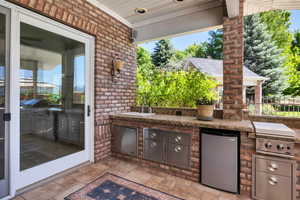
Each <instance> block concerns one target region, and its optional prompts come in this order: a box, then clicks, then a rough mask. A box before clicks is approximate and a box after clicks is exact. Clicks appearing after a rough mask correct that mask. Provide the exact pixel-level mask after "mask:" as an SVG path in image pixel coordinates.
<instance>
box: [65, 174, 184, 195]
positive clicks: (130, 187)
mask: <svg viewBox="0 0 300 200" xmlns="http://www.w3.org/2000/svg"><path fill="white" fill-rule="evenodd" d="M65 200H183V199H181V198H178V197H175V196H172V195H169V194H166V193H164V192H161V191H158V190H155V189H152V188H149V187H146V186H144V185H141V184H139V183H136V182H133V181H130V180H127V179H125V178H122V177H120V176H117V175H114V174H111V173H106V174H104V175H103V176H101V177H100V178H98V179H96V180H95V181H93V182H91V183H89V184H88V185H86V186H84V187H83V188H81V189H80V190H78V191H76V192H74V193H72V194H70V195H69V196H68V197H66V198H65Z"/></svg>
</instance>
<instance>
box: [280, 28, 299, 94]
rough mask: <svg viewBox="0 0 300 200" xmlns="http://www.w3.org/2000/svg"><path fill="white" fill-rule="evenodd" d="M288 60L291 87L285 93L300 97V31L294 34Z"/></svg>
mask: <svg viewBox="0 0 300 200" xmlns="http://www.w3.org/2000/svg"><path fill="white" fill-rule="evenodd" d="M287 60H288V62H287V63H286V66H287V70H288V71H287V74H288V77H289V80H288V82H289V87H288V88H287V89H286V90H285V91H284V94H286V95H292V96H300V31H296V32H295V34H294V40H293V41H292V43H291V49H290V53H289V56H288V59H287Z"/></svg>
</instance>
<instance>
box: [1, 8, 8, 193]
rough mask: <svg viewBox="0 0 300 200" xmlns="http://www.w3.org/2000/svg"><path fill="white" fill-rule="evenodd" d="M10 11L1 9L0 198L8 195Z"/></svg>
mask: <svg viewBox="0 0 300 200" xmlns="http://www.w3.org/2000/svg"><path fill="white" fill-rule="evenodd" d="M8 20H9V11H8V10H7V9H5V8H3V7H0V198H1V197H4V196H7V195H8V164H7V163H8V162H7V161H8V136H7V135H8V134H7V131H6V124H5V122H4V120H3V116H4V113H6V112H7V97H8V95H7V92H8V90H7V88H8V87H7V83H8V81H7V77H8V76H7V75H8V67H9V66H8V49H9V47H8V34H9V31H8V26H7V25H8Z"/></svg>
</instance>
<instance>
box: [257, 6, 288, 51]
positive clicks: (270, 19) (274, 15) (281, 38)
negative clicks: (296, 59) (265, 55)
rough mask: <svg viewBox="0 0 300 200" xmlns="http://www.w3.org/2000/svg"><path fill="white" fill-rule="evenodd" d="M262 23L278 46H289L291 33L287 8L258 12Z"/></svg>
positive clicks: (281, 47)
mask: <svg viewBox="0 0 300 200" xmlns="http://www.w3.org/2000/svg"><path fill="white" fill-rule="evenodd" d="M259 16H260V20H261V22H262V23H265V24H266V29H267V30H268V31H269V33H270V34H271V35H272V40H273V41H274V42H275V44H276V45H277V47H278V48H280V49H284V50H285V49H286V48H289V47H290V44H291V41H292V39H293V34H292V33H291V32H290V31H289V27H290V25H291V23H290V17H291V12H290V11H287V10H273V11H267V12H262V13H260V14H259Z"/></svg>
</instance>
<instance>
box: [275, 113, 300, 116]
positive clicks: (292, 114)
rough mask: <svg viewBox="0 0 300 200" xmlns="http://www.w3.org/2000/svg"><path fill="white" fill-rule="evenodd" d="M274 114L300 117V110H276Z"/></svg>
mask: <svg viewBox="0 0 300 200" xmlns="http://www.w3.org/2000/svg"><path fill="white" fill-rule="evenodd" d="M273 115H274V116H283V117H300V112H275V113H274V114H273Z"/></svg>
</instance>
